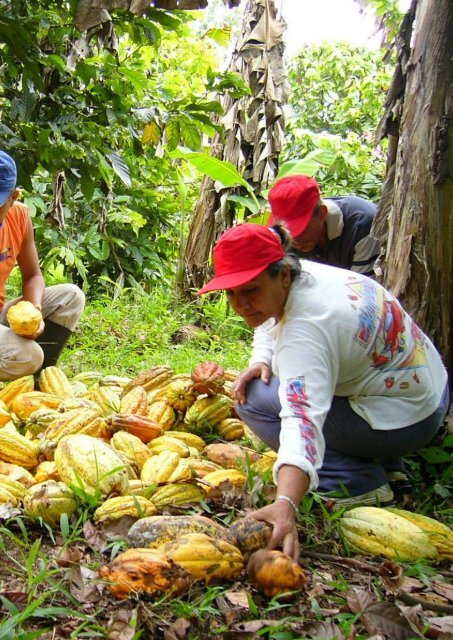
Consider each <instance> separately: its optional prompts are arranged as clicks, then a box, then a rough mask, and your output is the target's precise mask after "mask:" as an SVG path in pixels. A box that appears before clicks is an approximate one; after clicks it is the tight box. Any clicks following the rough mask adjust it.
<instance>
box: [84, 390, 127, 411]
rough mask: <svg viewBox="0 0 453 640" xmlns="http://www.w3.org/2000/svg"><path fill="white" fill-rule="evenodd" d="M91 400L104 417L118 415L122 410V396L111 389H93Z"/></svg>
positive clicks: (90, 395)
mask: <svg viewBox="0 0 453 640" xmlns="http://www.w3.org/2000/svg"><path fill="white" fill-rule="evenodd" d="M89 399H90V400H91V401H92V402H95V403H96V404H97V405H98V407H99V409H100V412H101V413H102V414H103V415H104V416H110V415H111V414H112V413H118V412H119V410H120V405H121V400H120V396H119V394H118V393H116V392H115V391H112V389H111V388H110V387H98V388H97V389H92V390H91V391H90V394H89Z"/></svg>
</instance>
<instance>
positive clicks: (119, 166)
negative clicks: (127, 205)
mask: <svg viewBox="0 0 453 640" xmlns="http://www.w3.org/2000/svg"><path fill="white" fill-rule="evenodd" d="M109 158H110V161H111V163H112V167H113V170H114V171H115V173H116V175H117V176H118V177H119V178H120V179H121V181H122V182H123V184H125V185H126V187H131V186H132V182H131V174H130V171H129V167H128V166H127V164H126V161H125V160H124V159H123V158H122V157H121V156H120V155H119V154H118V153H116V151H112V152H111V153H110V154H109Z"/></svg>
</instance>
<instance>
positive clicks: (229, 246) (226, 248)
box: [197, 222, 285, 296]
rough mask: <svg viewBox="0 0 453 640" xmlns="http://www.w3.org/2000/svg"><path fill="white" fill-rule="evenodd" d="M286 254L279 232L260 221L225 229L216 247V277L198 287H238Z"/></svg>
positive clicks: (201, 292)
mask: <svg viewBox="0 0 453 640" xmlns="http://www.w3.org/2000/svg"><path fill="white" fill-rule="evenodd" d="M284 256H285V251H284V249H283V247H282V244H281V242H280V238H279V237H278V235H277V234H276V233H275V232H274V231H272V230H271V229H268V228H267V227H263V226H262V225H260V224H253V223H251V222H246V223H244V224H238V225H237V226H236V227H232V228H231V229H228V230H227V231H225V232H224V233H223V234H222V235H221V236H220V239H219V241H218V242H217V244H216V246H215V247H214V254H213V257H214V273H215V277H214V278H213V279H212V280H210V281H209V282H208V283H207V284H205V286H204V287H203V288H202V289H200V290H199V291H197V295H198V296H200V295H202V294H203V293H208V291H218V290H219V289H232V288H233V287H239V286H241V285H242V284H245V283H246V282H249V281H250V280H253V278H256V276H258V275H259V274H260V273H262V272H263V271H264V270H265V269H266V268H267V267H268V266H269V265H270V264H272V262H277V261H278V260H281V259H282V258H283V257H284Z"/></svg>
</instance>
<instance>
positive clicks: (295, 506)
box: [276, 496, 299, 515]
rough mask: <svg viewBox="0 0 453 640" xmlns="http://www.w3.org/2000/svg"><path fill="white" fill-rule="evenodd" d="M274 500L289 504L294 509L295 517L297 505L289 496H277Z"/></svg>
mask: <svg viewBox="0 0 453 640" xmlns="http://www.w3.org/2000/svg"><path fill="white" fill-rule="evenodd" d="M276 500H286V502H289V504H290V505H291V506H292V508H293V509H294V514H295V515H297V513H298V511H299V509H298V508H297V504H296V503H295V502H294V500H293V499H292V498H290V497H289V496H277V498H276Z"/></svg>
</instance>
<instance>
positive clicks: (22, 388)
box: [0, 376, 35, 409]
mask: <svg viewBox="0 0 453 640" xmlns="http://www.w3.org/2000/svg"><path fill="white" fill-rule="evenodd" d="M34 388H35V381H34V378H33V376H22V378H17V380H13V381H12V382H8V384H7V385H6V387H5V388H4V389H1V390H0V400H2V401H3V402H4V403H5V405H6V406H7V408H8V409H10V408H11V403H12V401H13V400H14V398H15V397H16V396H18V395H20V394H21V393H28V392H29V391H33V390H34Z"/></svg>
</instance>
